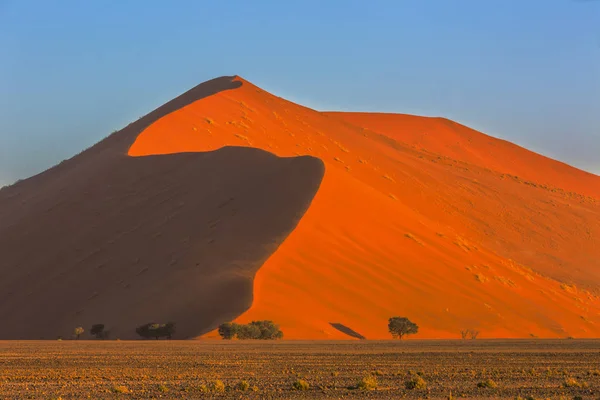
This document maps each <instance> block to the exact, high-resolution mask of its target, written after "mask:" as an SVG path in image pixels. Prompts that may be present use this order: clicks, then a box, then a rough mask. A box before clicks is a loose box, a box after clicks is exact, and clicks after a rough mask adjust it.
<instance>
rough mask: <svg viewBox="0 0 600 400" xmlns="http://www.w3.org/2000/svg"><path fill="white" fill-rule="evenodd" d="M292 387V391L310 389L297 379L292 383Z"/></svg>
mask: <svg viewBox="0 0 600 400" xmlns="http://www.w3.org/2000/svg"><path fill="white" fill-rule="evenodd" d="M292 387H293V388H294V390H308V389H309V388H310V385H309V384H308V382H306V381H305V380H303V379H298V380H296V381H295V382H294V384H293V385H292Z"/></svg>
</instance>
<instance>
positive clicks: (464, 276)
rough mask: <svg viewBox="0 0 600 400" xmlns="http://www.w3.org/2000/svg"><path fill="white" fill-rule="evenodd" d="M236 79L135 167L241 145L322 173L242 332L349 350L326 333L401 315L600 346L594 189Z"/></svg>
mask: <svg viewBox="0 0 600 400" xmlns="http://www.w3.org/2000/svg"><path fill="white" fill-rule="evenodd" d="M236 80H239V81H241V82H242V83H243V84H242V86H241V87H239V88H237V89H234V90H228V91H223V92H220V93H217V94H215V95H213V96H210V97H206V98H203V99H201V100H198V101H196V102H194V103H192V104H190V105H188V106H186V107H184V108H181V109H179V110H178V111H175V112H173V113H171V114H168V115H166V116H164V117H162V118H161V119H159V120H158V121H156V122H154V123H153V124H152V125H150V126H149V127H148V128H147V129H146V130H145V131H143V132H142V133H141V134H140V135H139V137H138V138H137V140H136V141H135V143H134V144H133V145H132V146H131V148H130V150H129V155H131V156H146V155H154V154H171V153H181V152H205V151H212V150H216V149H219V148H221V147H223V146H247V147H256V148H260V149H264V150H267V151H269V152H271V153H274V154H276V155H278V156H285V157H290V156H300V155H311V156H314V157H317V158H319V159H321V160H322V161H323V162H324V164H325V176H324V178H323V181H322V183H321V186H320V189H319V191H318V192H317V194H316V196H315V197H314V199H313V201H312V204H311V205H310V207H309V209H308V211H307V212H306V214H305V215H304V216H303V218H302V219H301V220H300V222H299V224H298V225H297V227H296V228H295V230H294V231H293V232H292V233H291V234H290V235H289V236H288V237H287V239H286V240H285V241H284V242H283V243H282V244H281V245H280V247H279V248H278V249H277V250H276V251H275V253H274V254H273V255H272V256H271V257H270V258H269V259H268V260H267V261H266V262H265V263H264V265H263V266H262V267H261V268H260V270H259V271H258V273H257V274H256V277H255V281H254V293H253V295H254V299H253V303H252V306H251V307H250V309H248V310H247V311H246V312H245V313H243V314H242V315H240V316H239V317H238V318H237V321H238V322H247V321H250V320H256V319H271V320H274V321H276V322H277V323H279V324H280V325H281V328H282V330H283V331H284V333H285V337H286V338H292V339H293V338H304V339H331V338H336V339H337V338H340V339H343V338H350V337H349V336H347V335H346V334H344V333H342V332H340V331H338V330H337V329H335V328H334V327H333V326H332V325H331V324H332V323H339V324H343V325H345V326H346V327H349V328H350V329H352V330H354V331H356V332H358V333H359V334H361V335H363V336H365V337H367V338H369V339H371V338H373V339H375V338H387V337H389V334H388V332H387V319H388V318H389V317H391V316H395V315H399V316H407V317H409V318H410V319H411V320H413V321H415V322H416V323H417V324H418V325H419V326H420V330H419V334H418V335H417V337H419V338H434V337H436V338H450V337H459V331H460V330H461V329H465V328H475V329H478V330H480V331H481V334H480V337H529V336H539V337H566V336H575V337H598V336H600V299H599V297H598V294H600V239H599V238H600V177H598V176H596V175H593V174H589V173H586V172H583V171H580V170H577V169H575V168H573V167H570V166H568V165H566V164H563V163H560V162H557V161H554V160H551V159H549V158H546V157H543V156H541V155H538V154H535V153H533V152H530V151H528V150H526V149H523V148H521V147H518V146H516V145H514V144H511V143H508V142H505V141H502V140H499V139H495V138H493V137H490V136H487V135H484V134H483V133H480V132H477V131H474V130H472V129H470V128H467V127H465V126H462V125H460V124H458V123H455V122H452V121H449V120H446V119H442V118H425V117H416V116H408V115H401V114H368V113H329V112H327V113H323V112H318V111H315V110H312V109H309V108H306V107H302V106H299V105H297V104H294V103H291V102H289V101H286V100H284V99H282V98H279V97H276V96H273V95H271V94H270V93H268V92H265V91H264V90H262V89H260V88H258V87H256V86H254V85H252V84H251V83H249V82H247V81H244V80H242V79H241V78H236ZM265 179H269V177H268V176H265ZM232 250H233V249H232ZM223 267H224V268H225V267H227V266H223ZM207 336H208V337H213V336H215V333H214V332H212V333H210V334H208V335H207Z"/></svg>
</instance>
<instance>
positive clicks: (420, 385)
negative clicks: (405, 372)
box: [404, 375, 427, 390]
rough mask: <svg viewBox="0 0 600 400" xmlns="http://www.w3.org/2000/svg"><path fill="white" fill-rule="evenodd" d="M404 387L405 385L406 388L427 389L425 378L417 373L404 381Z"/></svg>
mask: <svg viewBox="0 0 600 400" xmlns="http://www.w3.org/2000/svg"><path fill="white" fill-rule="evenodd" d="M404 387H406V388H407V389H408V390H413V389H427V382H425V379H423V378H421V377H420V376H418V375H417V376H415V377H413V378H411V379H409V380H407V381H406V382H405V383H404Z"/></svg>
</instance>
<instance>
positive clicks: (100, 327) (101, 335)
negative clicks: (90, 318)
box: [90, 324, 110, 339]
mask: <svg viewBox="0 0 600 400" xmlns="http://www.w3.org/2000/svg"><path fill="white" fill-rule="evenodd" d="M90 334H91V335H93V336H95V337H96V339H108V338H109V337H110V332H109V331H106V330H104V324H95V325H92V328H91V329H90Z"/></svg>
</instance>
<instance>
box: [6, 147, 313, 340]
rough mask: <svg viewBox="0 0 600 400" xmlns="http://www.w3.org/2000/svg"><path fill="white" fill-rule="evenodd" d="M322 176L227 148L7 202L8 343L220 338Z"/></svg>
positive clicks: (152, 160)
mask: <svg viewBox="0 0 600 400" xmlns="http://www.w3.org/2000/svg"><path fill="white" fill-rule="evenodd" d="M322 174H323V166H322V163H321V162H320V161H319V160H317V159H314V158H311V157H298V158H287V159H281V158H278V157H276V156H273V155H271V154H269V153H267V152H264V151H262V150H258V149H249V148H235V147H227V148H223V149H220V150H218V151H215V152H210V153H195V154H194V153H187V154H177V155H169V156H151V157H141V158H132V157H122V158H119V159H118V160H115V161H113V162H110V163H107V164H106V165H100V166H98V168H97V169H96V170H95V171H94V172H93V173H92V174H85V175H83V176H77V178H80V179H76V178H75V177H71V179H69V180H68V181H64V182H55V185H54V186H53V188H52V190H48V191H46V192H44V193H39V192H37V191H36V190H35V187H30V186H29V185H27V184H24V185H20V186H19V187H18V188H15V189H12V190H9V191H7V193H3V196H2V199H1V200H0V220H1V221H2V225H1V226H0V248H2V249H7V250H8V251H3V254H2V270H1V273H2V275H1V280H0V284H1V285H2V289H1V290H0V293H1V298H2V300H1V301H0V318H1V319H2V321H4V324H5V329H3V331H2V333H1V334H0V337H2V338H3V339H14V338H26V339H37V338H40V337H43V338H47V339H48V338H55V337H56V336H58V335H63V336H67V337H68V336H69V335H70V333H71V332H72V329H73V328H74V327H75V326H80V325H81V326H83V327H86V328H89V327H90V326H91V325H92V324H94V323H104V324H105V325H106V326H107V328H108V329H111V331H112V333H113V335H115V336H114V337H120V338H132V337H134V336H135V331H134V329H135V327H136V326H139V325H141V324H143V323H146V322H148V321H177V322H178V323H179V324H178V325H179V330H178V335H177V336H178V337H190V336H194V335H199V334H201V333H203V332H206V331H208V330H210V329H213V328H214V327H215V326H216V325H215V324H216V323H217V321H220V320H221V319H223V318H233V317H235V316H237V315H239V314H240V313H242V312H243V311H245V310H246V309H247V308H248V307H249V306H250V304H251V301H252V281H253V278H254V274H255V273H256V271H257V270H258V268H259V267H260V266H261V265H262V264H263V263H264V261H265V260H266V259H267V258H268V256H269V255H270V254H271V253H272V252H274V251H275V250H276V249H277V247H278V246H279V245H280V244H281V242H282V241H283V240H284V239H285V237H286V236H287V235H288V233H289V232H290V231H291V230H292V229H293V228H294V227H295V225H296V223H297V222H298V220H299V219H300V217H301V216H302V214H303V213H304V211H305V210H306V209H307V207H308V205H309V204H310V201H311V199H312V196H313V195H314V193H315V192H316V191H317V188H318V186H319V183H320V180H321V177H322ZM25 183H26V182H25Z"/></svg>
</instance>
